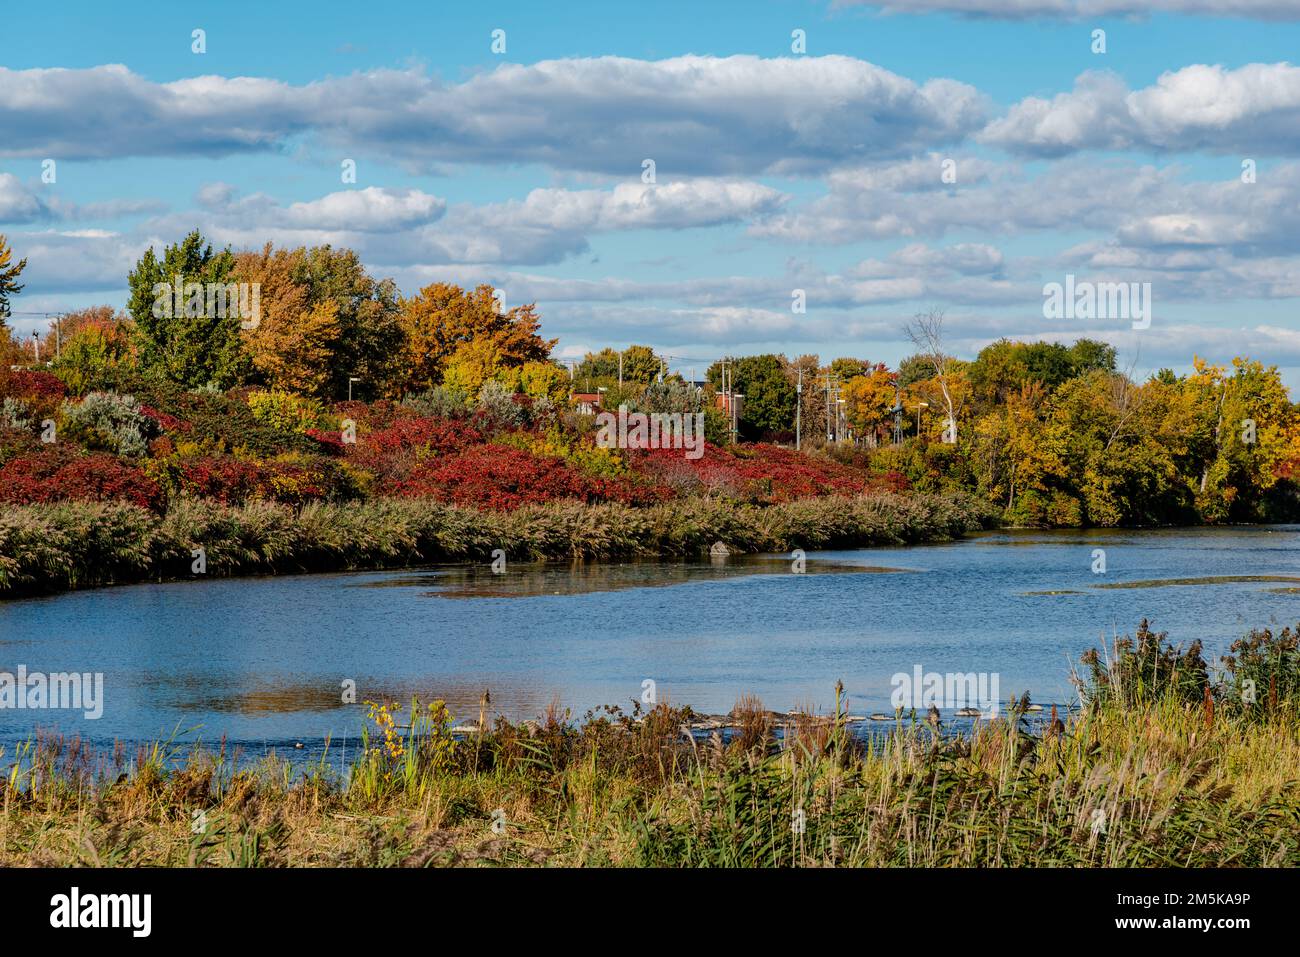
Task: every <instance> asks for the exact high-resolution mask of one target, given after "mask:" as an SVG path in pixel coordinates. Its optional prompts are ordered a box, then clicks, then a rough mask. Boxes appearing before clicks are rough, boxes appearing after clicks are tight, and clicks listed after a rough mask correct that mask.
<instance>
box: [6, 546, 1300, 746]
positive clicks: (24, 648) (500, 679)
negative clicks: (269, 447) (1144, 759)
mask: <svg viewBox="0 0 1300 957" xmlns="http://www.w3.org/2000/svg"><path fill="white" fill-rule="evenodd" d="M1298 546H1300V526H1271V527H1243V528H1197V529H1172V530H1146V531H1110V530H1097V531H1086V532H1079V531H1050V532H1049V531H1002V532H992V533H982V534H976V535H972V536H970V537H969V538H967V539H964V540H962V541H958V542H954V543H951V544H944V545H930V546H915V547H908V548H875V549H862V550H851V551H826V552H810V553H808V555H807V558H806V567H805V571H804V572H803V573H802V574H800V573H797V572H796V570H795V567H794V566H795V562H794V561H793V560H792V559H791V557H790V556H749V557H732V558H728V559H726V560H721V561H713V560H708V559H706V560H703V561H699V562H693V563H682V562H654V561H650V562H633V563H623V564H591V563H588V564H585V565H578V566H573V565H569V564H547V565H528V564H522V563H513V564H511V565H509V566H507V567H506V568H505V570H504V572H503V573H501V574H494V573H493V571H492V570H491V569H490V568H489V567H487V566H483V567H478V568H467V567H434V568H425V569H418V570H402V571H389V572H366V573H350V574H333V575H310V576H307V575H304V576H286V577H268V578H244V579H215V580H206V581H186V582H176V583H170V584H151V585H132V586H123V587H115V588H104V589H98V590H92V591H84V592H73V593H68V594H63V595H57V596H54V597H49V598H39V599H25V600H19V601H9V602H0V671H7V672H10V673H16V671H17V668H18V667H19V666H24V667H25V668H26V670H27V672H28V673H29V674H31V673H45V674H48V673H56V672H81V673H88V674H94V673H102V675H103V701H102V715H101V716H100V717H98V718H94V719H90V718H87V717H86V716H85V715H84V713H83V712H82V711H70V710H52V709H45V710H31V709H22V710H18V709H14V708H5V709H0V744H2V745H8V746H9V747H6V751H10V753H11V748H12V745H13V744H14V743H16V742H18V741H20V740H23V739H26V738H27V737H29V736H30V735H31V734H32V733H33V732H34V730H35V729H37V728H38V727H39V728H45V729H56V730H58V731H60V732H62V733H65V734H79V735H80V736H81V737H82V738H83V739H86V740H88V741H90V742H92V743H94V744H96V745H97V746H108V745H110V744H111V743H112V742H113V741H114V740H119V739H120V740H122V741H126V742H139V741H149V740H155V739H158V738H160V737H161V738H167V737H169V736H170V735H172V734H173V732H175V731H177V729H179V730H180V731H182V732H186V733H185V735H184V736H183V738H182V740H185V741H193V740H195V738H197V737H202V739H203V740H204V741H205V742H215V741H216V740H217V739H218V738H220V737H221V736H223V735H224V736H226V737H227V738H228V740H229V741H230V742H232V743H238V744H239V745H240V746H241V747H243V748H244V749H245V750H246V751H248V752H252V753H260V752H262V751H264V750H265V749H267V748H277V749H293V748H294V747H295V745H297V744H299V743H302V744H303V745H304V746H305V747H306V748H307V749H308V751H309V752H311V751H316V750H318V749H319V748H320V746H321V744H322V742H323V741H324V740H325V738H326V737H327V736H329V737H332V739H333V741H334V742H335V747H338V746H339V745H340V744H341V742H343V741H344V740H345V739H350V740H351V741H352V742H354V744H353V746H355V740H356V738H357V735H358V733H359V731H360V728H361V726H362V723H363V719H364V715H365V705H364V701H365V700H367V699H371V700H380V699H388V700H392V699H396V700H399V701H407V700H409V699H410V696H411V695H412V694H417V695H419V696H420V697H421V698H422V699H428V698H431V697H441V698H444V699H446V700H447V701H448V703H449V704H450V705H451V708H452V710H453V712H454V713H455V714H456V715H457V717H458V718H461V719H464V718H469V719H473V718H476V717H477V714H478V702H479V697H480V695H481V694H482V692H483V691H484V689H488V690H490V692H491V696H492V710H493V711H494V712H500V713H504V714H506V715H508V716H510V717H511V718H514V719H522V718H529V717H535V716H537V715H538V714H539V713H541V712H542V711H544V710H545V708H546V707H547V705H548V703H549V702H551V701H552V700H558V701H559V702H561V704H562V705H564V706H567V707H569V708H571V709H573V713H574V716H575V717H579V716H581V714H582V712H583V711H585V710H586V709H587V708H591V707H595V706H597V705H601V704H622V705H624V706H627V705H628V704H629V702H630V700H631V699H638V700H640V699H642V697H643V695H645V694H646V690H647V689H649V688H653V691H654V693H655V696H656V700H659V701H663V700H668V701H671V702H673V703H675V704H690V705H692V706H693V707H694V708H695V709H696V710H699V711H704V712H726V711H728V710H729V709H730V708H731V707H732V706H733V705H734V704H735V702H736V699H737V697H738V696H739V695H741V694H744V693H753V694H756V695H758V696H759V697H760V698H761V699H762V701H763V703H764V704H765V705H766V706H767V707H768V708H772V709H775V710H779V711H785V710H787V709H790V708H794V707H797V706H805V707H812V708H816V709H819V710H823V711H824V710H827V709H829V708H831V707H832V706H833V703H834V686H835V682H836V681H837V680H841V681H843V683H844V688H845V691H846V693H847V694H848V696H849V697H848V707H849V710H850V711H851V712H853V713H856V714H868V713H870V712H873V711H884V710H890V711H892V708H891V706H890V700H889V699H890V694H891V690H892V687H893V686H892V684H891V680H892V678H893V676H894V675H895V674H897V673H908V674H910V673H912V672H913V671H914V669H916V668H917V667H918V666H919V667H920V668H921V669H923V671H925V672H931V671H933V672H938V673H947V672H957V673H967V672H976V673H986V674H989V675H995V676H996V680H997V682H998V684H997V687H998V688H999V691H1000V699H1001V700H1003V701H1005V700H1006V699H1008V698H1009V697H1011V696H1012V695H1013V694H1015V695H1018V694H1020V693H1021V692H1025V691H1027V692H1029V693H1030V695H1031V696H1032V698H1033V699H1034V700H1035V701H1037V702H1042V703H1044V704H1050V703H1053V702H1059V703H1063V704H1064V703H1068V702H1072V701H1076V700H1077V695H1076V693H1075V690H1074V689H1073V687H1072V686H1071V684H1070V681H1069V666H1070V663H1071V662H1077V661H1078V658H1079V655H1080V654H1081V653H1082V652H1084V651H1085V650H1086V649H1088V648H1090V647H1094V646H1096V645H1097V644H1098V643H1099V642H1100V640H1101V638H1102V636H1103V635H1106V636H1110V635H1112V634H1114V633H1115V632H1118V633H1120V634H1125V633H1131V632H1133V631H1134V630H1135V629H1136V627H1137V624H1138V622H1139V620H1140V619H1141V618H1143V617H1144V616H1145V617H1148V618H1150V619H1151V621H1152V624H1153V626H1154V627H1156V628H1157V629H1159V630H1167V631H1168V632H1169V633H1170V636H1171V637H1172V638H1173V639H1175V640H1177V641H1179V642H1182V643H1184V644H1185V643H1188V642H1190V641H1191V640H1192V639H1195V638H1199V639H1201V640H1202V641H1203V643H1204V644H1205V647H1206V652H1207V658H1209V659H1210V660H1211V661H1217V658H1218V655H1219V654H1222V653H1224V652H1225V651H1226V650H1227V648H1228V645H1229V644H1231V642H1232V641H1233V640H1234V639H1235V638H1237V637H1240V636H1241V635H1242V634H1244V633H1245V632H1247V631H1249V630H1250V629H1251V628H1252V627H1263V626H1265V625H1273V626H1281V625H1284V624H1292V625H1294V624H1295V623H1296V622H1297V620H1300V547H1298ZM1098 550H1100V553H1104V556H1102V557H1104V562H1105V570H1104V572H1103V571H1100V561H1099V557H1098V556H1099V554H1100V553H1099V552H1098ZM1094 569H1097V570H1094ZM348 682H355V689H356V692H355V697H356V703H344V701H343V698H344V697H345V688H346V687H347V683H348ZM646 682H653V685H648V684H647V683H646Z"/></svg>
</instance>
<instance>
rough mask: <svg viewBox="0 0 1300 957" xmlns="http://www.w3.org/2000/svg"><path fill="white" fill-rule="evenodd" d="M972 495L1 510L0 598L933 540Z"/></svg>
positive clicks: (976, 516) (967, 514) (985, 519)
mask: <svg viewBox="0 0 1300 957" xmlns="http://www.w3.org/2000/svg"><path fill="white" fill-rule="evenodd" d="M991 523H992V516H991V514H990V513H989V512H988V511H987V510H986V509H985V508H984V507H983V506H982V505H981V504H979V503H978V502H976V501H975V500H974V499H972V498H969V497H966V496H963V495H942V496H925V495H919V496H907V497H903V496H894V495H881V496H869V497H861V498H825V499H808V500H803V501H797V502H790V503H786V504H781V505H771V506H755V505H737V504H732V503H728V502H725V501H721V500H711V499H688V500H685V501H680V502H674V503H670V504H663V505H655V506H651V507H647V508H635V507H631V506H626V505H617V504H596V505H585V504H581V503H570V502H559V503H550V504H546V505H537V506H530V507H525V508H521V509H519V510H517V511H513V512H488V511H476V510H474V509H467V508H459V507H456V506H452V505H443V504H440V503H436V502H429V501H420V500H415V499H381V500H378V501H372V502H365V503H337V504H311V505H307V506H305V507H303V508H302V509H300V510H295V509H293V508H291V507H290V506H285V505H276V504H272V503H266V502H253V503H250V504H248V505H244V506H242V507H230V506H223V505H218V504H215V503H212V502H208V501H197V500H185V499H182V500H179V501H177V502H175V503H173V504H172V506H171V508H170V509H169V510H168V512H167V513H166V515H164V516H162V517H158V516H156V515H154V514H152V513H151V512H148V511H146V510H144V509H140V508H137V507H135V506H132V505H126V504H111V503H93V502H69V503H63V504H59V505H26V506H17V507H9V508H5V509H3V510H0V596H14V595H24V594H30V593H35V592H41V591H59V590H63V589H69V588H79V587H87V586H93V585H100V584H107V583H121V582H132V581H141V580H145V579H166V578H180V577H189V576H190V574H191V566H192V563H193V562H194V560H195V556H194V553H195V551H196V550H198V549H202V550H203V552H204V558H205V561H206V574H208V575H241V574H259V573H275V572H279V573H286V572H305V571H336V570H347V569H360V568H383V567H393V566H401V565H411V564H422V563H429V562H435V561H447V560H450V561H459V560H475V561H488V560H489V558H490V555H491V552H492V550H493V549H496V548H501V549H504V550H505V551H506V553H507V554H508V555H509V556H510V557H511V558H515V559H526V560H532V559H546V558H591V559H599V558H621V557H632V556H654V555H668V556H686V555H698V554H701V553H703V552H706V551H707V550H708V549H709V547H710V546H711V545H713V544H714V543H715V542H718V541H721V542H723V543H724V544H726V545H727V546H728V547H729V548H731V549H732V550H733V551H738V552H758V551H786V550H789V549H792V548H795V547H803V548H823V547H830V546H851V545H883V544H902V543H907V542H920V541H934V540H940V539H947V538H951V537H955V536H958V535H961V534H963V533H965V532H968V531H972V530H975V529H978V528H980V527H985V526H988V525H990V524H991Z"/></svg>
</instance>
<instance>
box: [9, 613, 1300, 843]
mask: <svg viewBox="0 0 1300 957" xmlns="http://www.w3.org/2000/svg"><path fill="white" fill-rule="evenodd" d="M1296 644H1297V643H1296V632H1295V631H1293V630H1291V629H1287V630H1285V631H1282V632H1281V633H1273V632H1271V631H1256V632H1252V633H1251V635H1249V636H1247V637H1246V638H1244V639H1242V640H1241V641H1239V642H1238V643H1237V644H1236V645H1234V647H1233V651H1232V654H1231V655H1230V656H1229V657H1228V658H1226V659H1224V662H1223V665H1224V667H1223V669H1222V672H1221V673H1220V674H1219V675H1218V676H1217V677H1214V678H1211V677H1210V676H1209V671H1208V669H1207V667H1206V666H1205V662H1204V661H1203V660H1202V659H1201V658H1200V653H1199V649H1196V648H1195V647H1193V648H1191V649H1187V650H1181V649H1175V648H1173V647H1172V646H1171V645H1170V644H1169V643H1168V641H1167V639H1166V636H1165V635H1162V634H1155V633H1152V632H1151V631H1150V630H1149V629H1148V628H1147V627H1146V623H1145V622H1143V625H1142V627H1141V628H1140V629H1139V632H1138V634H1137V640H1136V641H1132V640H1129V641H1120V642H1116V643H1115V644H1114V646H1112V647H1109V648H1107V649H1105V650H1104V651H1102V652H1100V653H1098V654H1096V655H1092V656H1087V657H1086V658H1085V661H1084V665H1085V668H1084V671H1083V674H1082V676H1081V677H1079V685H1080V700H1081V702H1082V703H1083V706H1082V708H1081V709H1079V710H1078V711H1077V712H1075V713H1072V714H1071V715H1069V716H1067V717H1066V720H1065V721H1064V722H1063V723H1062V724H1061V725H1055V724H1054V723H1046V724H1043V723H1039V724H1034V725H1031V724H1030V723H1029V722H1028V721H1027V720H1026V712H1025V709H1026V707H1027V702H1026V701H1024V700H1022V701H1020V702H1016V703H1014V704H1013V706H1012V707H1011V709H1010V710H1009V711H1005V712H1004V713H1003V715H1002V717H1000V718H999V719H997V720H994V721H991V722H987V723H980V724H977V725H976V727H975V730H974V731H973V732H971V733H966V734H950V733H947V732H944V733H941V734H939V735H937V736H936V735H935V734H933V733H932V732H931V728H930V727H929V726H928V725H927V724H926V723H925V722H924V721H918V720H915V719H912V718H910V717H909V716H900V718H899V720H898V723H897V725H896V726H894V727H893V728H892V730H891V731H890V733H889V734H888V735H887V737H886V739H885V740H884V741H883V743H880V742H877V743H875V744H869V743H867V742H865V741H863V740H862V739H861V738H858V737H855V736H853V735H852V734H850V733H849V730H848V727H847V725H846V723H845V721H844V715H843V713H842V711H841V709H840V708H839V707H838V706H837V708H836V713H835V714H834V715H824V716H815V715H796V716H794V717H792V718H790V719H788V720H787V721H786V722H785V726H784V728H783V729H781V730H782V731H783V733H782V734H778V733H777V732H778V728H777V726H776V724H775V723H774V719H773V717H772V715H771V713H770V712H768V711H766V710H765V709H764V708H763V707H762V705H761V703H760V702H758V701H757V700H756V699H753V698H746V699H742V701H741V702H740V703H739V704H738V705H737V708H736V710H735V711H733V714H732V718H733V721H734V723H735V725H736V726H737V730H736V731H735V733H734V734H733V735H732V736H731V737H730V738H729V739H728V740H726V741H724V740H723V739H722V738H720V737H718V736H716V735H715V736H713V737H711V738H708V739H704V740H701V739H698V738H692V737H691V736H690V735H688V734H686V733H684V731H683V725H684V724H685V722H687V721H688V720H689V719H690V717H691V715H690V712H689V710H688V709H677V708H673V707H670V706H669V705H667V704H661V705H659V706H658V707H656V708H654V709H653V710H652V711H650V712H649V713H645V714H641V713H637V712H633V713H631V714H625V713H623V712H621V711H620V710H619V709H617V708H606V709H601V710H600V711H599V712H596V713H589V714H588V715H586V716H585V718H584V719H583V720H581V721H578V722H573V721H570V720H568V715H567V714H564V713H561V712H559V710H558V708H552V709H550V710H549V711H548V713H547V714H546V715H544V716H542V717H541V719H540V720H538V721H536V722H525V723H523V724H518V725H516V724H511V723H509V722H507V721H505V720H503V719H498V720H497V721H496V722H495V723H494V724H491V722H487V721H485V722H483V724H484V725H485V726H484V727H483V728H482V730H481V731H475V732H473V733H470V734H468V735H454V734H453V733H452V731H451V728H452V722H453V716H452V715H450V714H449V713H448V712H447V709H446V708H445V706H444V705H443V704H442V703H441V702H433V703H431V704H421V703H419V702H412V703H411V705H409V706H406V707H397V706H395V705H392V704H389V703H379V702H375V703H373V704H372V705H371V708H370V712H369V715H368V716H367V718H366V726H367V728H368V730H367V733H366V735H365V737H364V738H363V740H362V742H361V745H360V748H358V745H357V741H356V740H355V739H353V741H352V742H351V744H350V747H349V749H348V751H347V755H346V759H344V757H343V756H341V755H340V751H339V746H338V744H337V743H336V744H335V746H334V747H333V748H332V749H331V750H330V751H329V752H328V753H327V754H326V755H325V757H324V758H323V759H322V760H320V761H319V762H318V763H316V764H315V765H313V766H312V767H310V768H308V769H307V770H306V771H305V772H304V770H303V769H302V767H297V768H291V767H290V766H289V765H288V764H286V763H283V762H280V761H277V760H275V759H273V758H272V759H267V760H263V761H261V762H260V763H259V764H257V765H255V766H253V767H251V768H250V767H248V766H247V762H243V761H240V760H239V759H238V756H237V755H233V754H231V753H230V752H229V750H228V749H226V748H225V747H221V748H219V749H217V750H215V751H205V750H202V749H199V748H197V747H193V748H192V749H189V750H186V749H183V748H182V747H181V746H180V745H177V744H174V743H172V744H165V745H155V746H153V747H151V748H140V749H139V750H138V751H137V752H135V754H134V755H131V754H128V753H127V751H126V749H124V748H119V749H117V751H116V752H115V753H114V754H113V755H111V756H97V755H94V754H91V753H90V751H89V750H87V749H86V748H85V747H83V746H82V745H81V744H80V742H77V741H69V740H64V739H58V738H53V737H42V738H38V739H36V740H34V741H33V742H31V743H29V744H28V745H26V746H24V747H22V748H19V749H18V750H17V752H16V753H6V754H4V755H3V757H2V758H0V767H3V768H4V770H5V772H6V773H5V775H4V777H3V778H0V791H2V792H3V800H2V801H0V808H2V809H0V865H67V864H84V865H96V866H121V867H128V866H146V865H161V866H178V865H189V866H277V865H280V866H326V865H345V866H415V867H419V866H435V865H515V866H527V865H584V866H600V865H616V866H737V867H762V866H832V865H843V866H887V867H890V866H904V867H919V866H926V867H932V866H980V867H1001V866H1110V867H1151V866H1176V867H1219V866H1228V867H1237V866H1270V867H1272V866H1296V865H1298V864H1300V655H1297V650H1296ZM1247 682H1253V683H1254V685H1253V686H1254V687H1257V688H1258V689H1262V693H1261V694H1260V695H1258V696H1255V695H1251V694H1247V695H1243V693H1242V692H1243V689H1244V688H1246V687H1250V686H1249V685H1247ZM473 717H477V716H473ZM489 724H491V726H490V727H487V726H486V725H489ZM941 731H942V729H941ZM344 770H345V771H346V773H343V772H344Z"/></svg>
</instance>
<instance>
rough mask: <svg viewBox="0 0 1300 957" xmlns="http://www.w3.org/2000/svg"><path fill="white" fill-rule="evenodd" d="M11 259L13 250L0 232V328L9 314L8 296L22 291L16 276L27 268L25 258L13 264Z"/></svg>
mask: <svg viewBox="0 0 1300 957" xmlns="http://www.w3.org/2000/svg"><path fill="white" fill-rule="evenodd" d="M13 259H14V252H13V250H12V249H11V248H10V247H9V242H8V240H7V239H6V238H5V236H4V234H3V233H0V328H3V325H4V320H5V317H6V316H7V315H8V314H9V297H10V296H16V295H18V294H19V293H20V292H22V291H23V287H22V285H21V284H20V283H19V282H18V277H19V276H21V275H22V272H23V270H24V269H26V268H27V260H26V259H20V260H19V261H18V263H17V264H14V261H13Z"/></svg>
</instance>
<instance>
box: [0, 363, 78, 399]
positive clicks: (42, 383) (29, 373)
mask: <svg viewBox="0 0 1300 957" xmlns="http://www.w3.org/2000/svg"><path fill="white" fill-rule="evenodd" d="M4 394H5V395H12V396H15V397H16V398H19V399H36V400H40V399H61V398H63V397H64V396H65V395H67V394H68V387H67V386H66V385H64V384H63V380H62V379H60V378H59V377H58V376H56V375H54V374H53V373H51V372H39V371H34V370H31V369H19V370H17V371H14V372H10V373H9V375H8V376H7V378H6V379H5V382H4Z"/></svg>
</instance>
